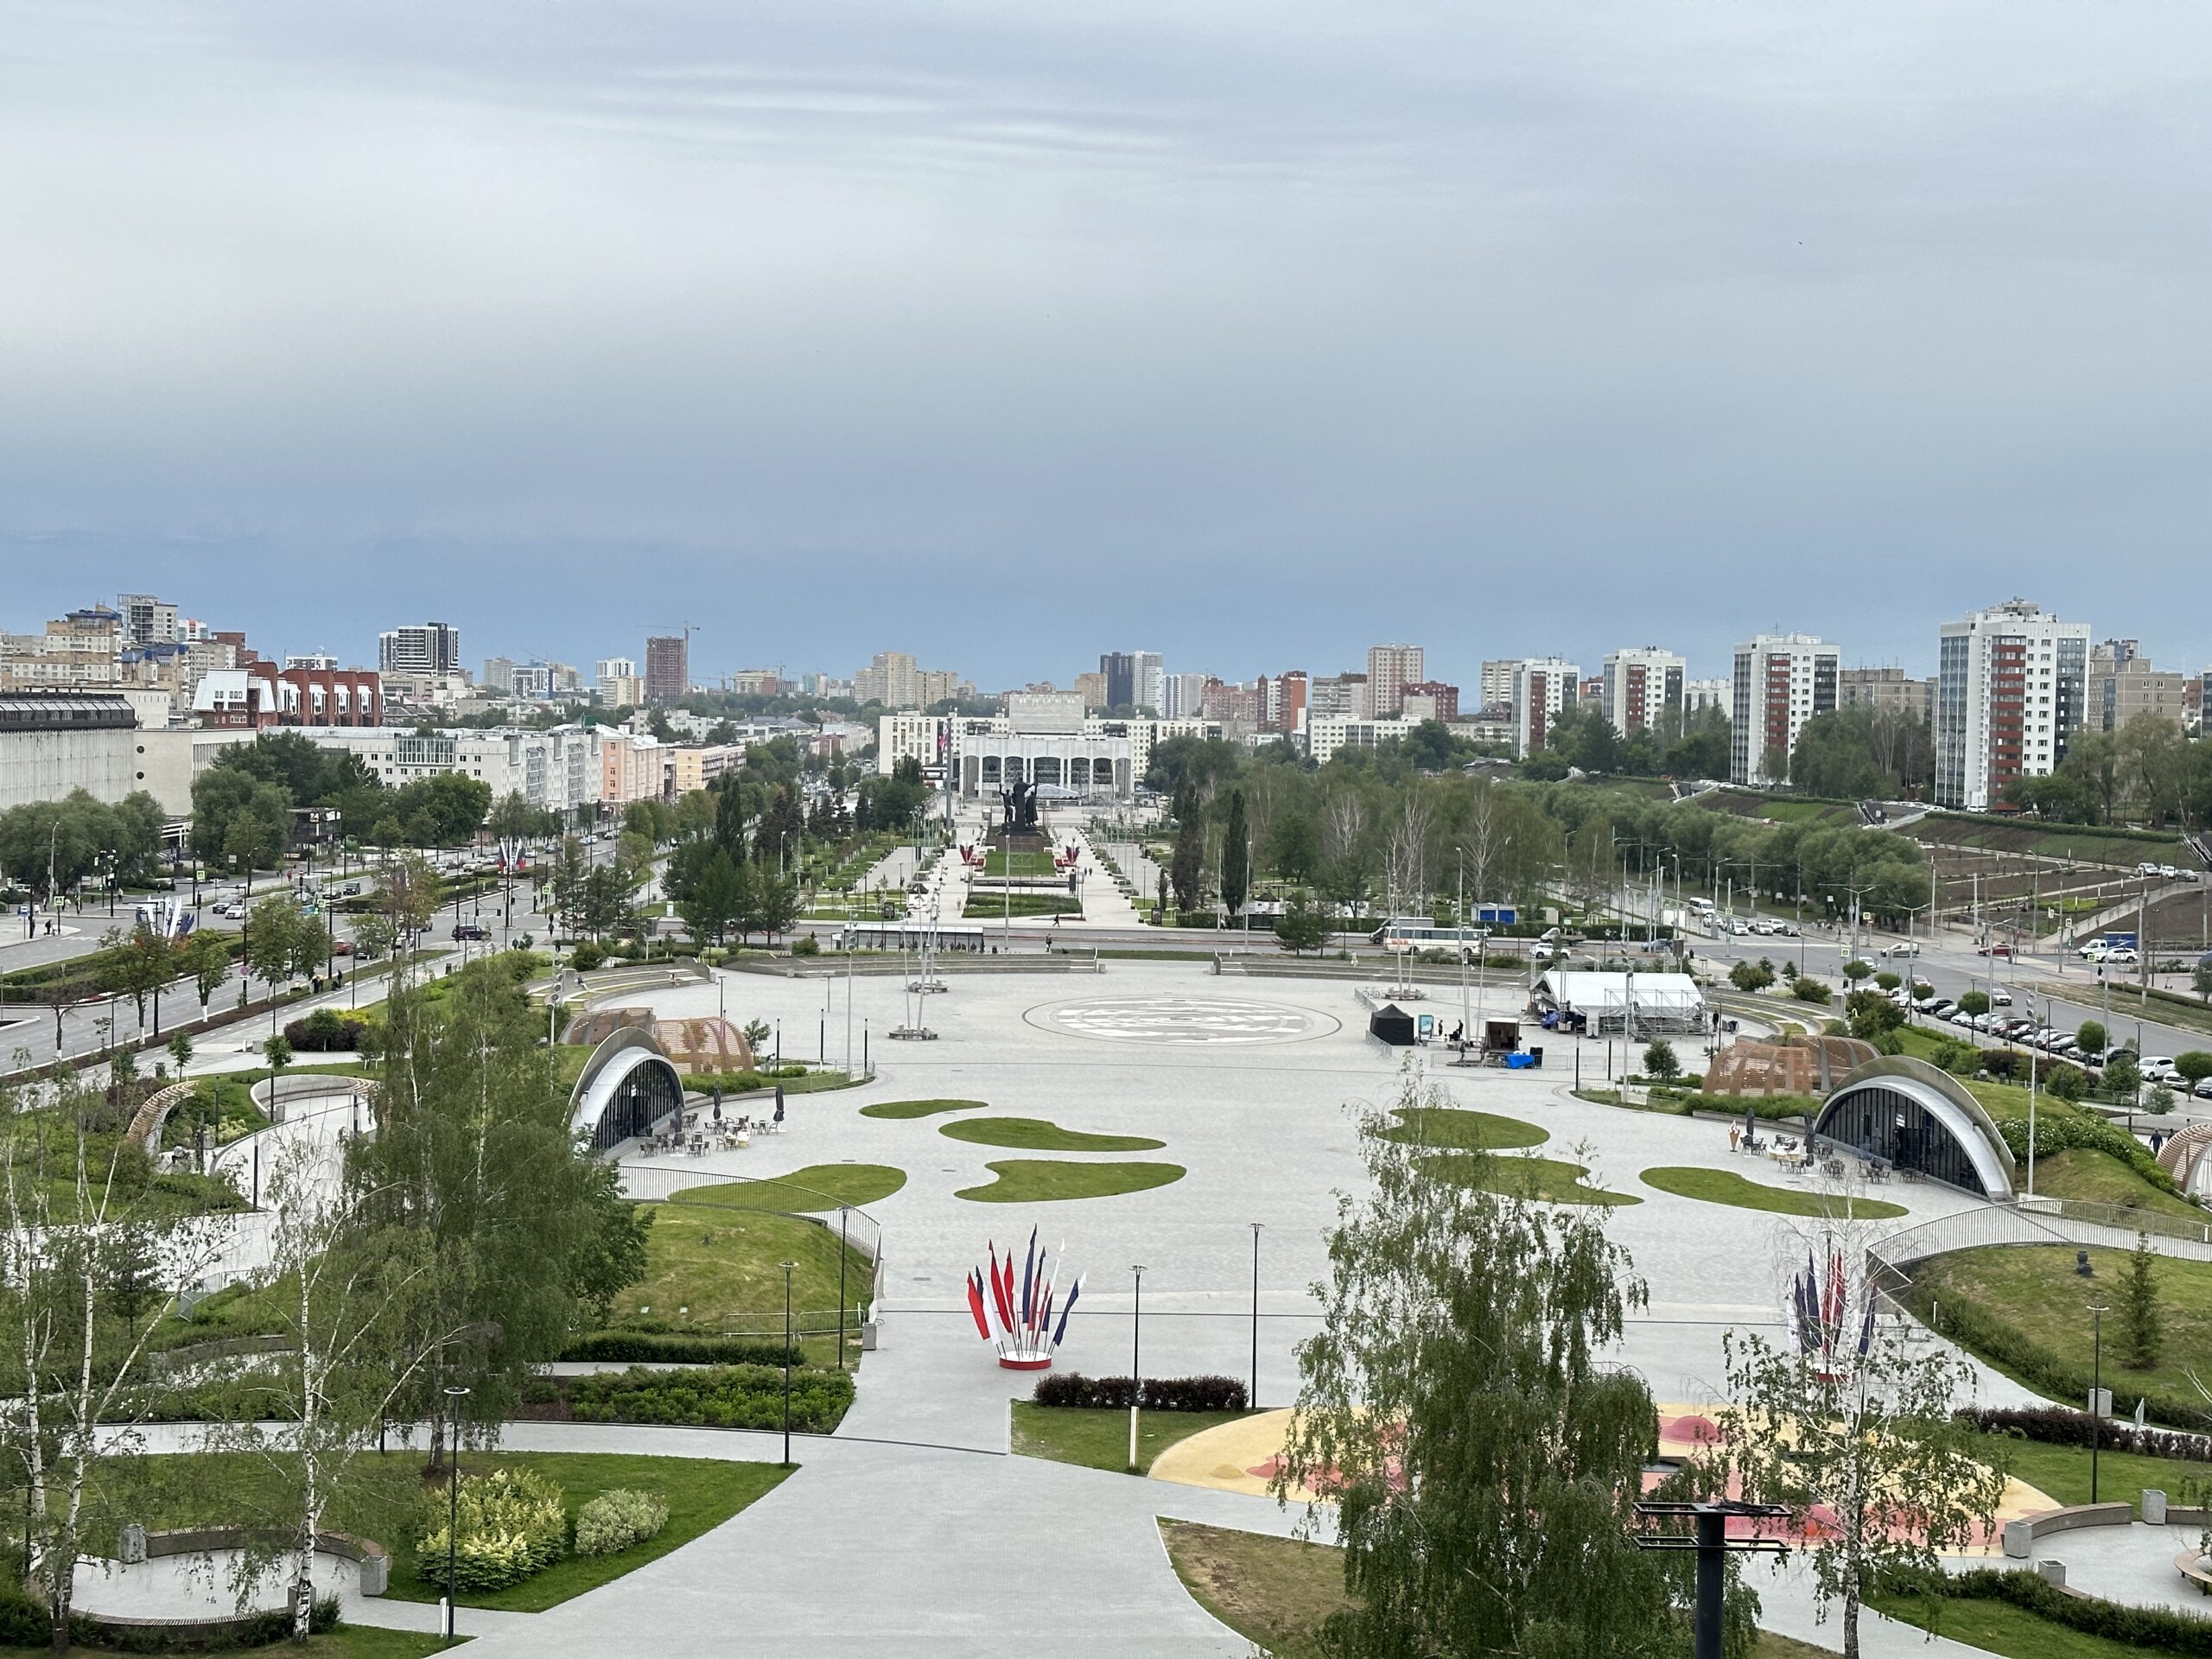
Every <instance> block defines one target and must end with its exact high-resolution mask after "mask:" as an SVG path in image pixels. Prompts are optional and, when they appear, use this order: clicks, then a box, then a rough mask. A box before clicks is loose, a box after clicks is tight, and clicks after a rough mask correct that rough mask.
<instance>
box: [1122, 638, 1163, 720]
mask: <svg viewBox="0 0 2212 1659" xmlns="http://www.w3.org/2000/svg"><path fill="white" fill-rule="evenodd" d="M1129 661H1130V670H1129V674H1130V679H1131V681H1132V682H1133V685H1132V689H1133V690H1135V693H1136V695H1135V698H1134V699H1133V701H1134V702H1135V703H1136V705H1137V707H1138V708H1140V709H1151V710H1152V712H1153V713H1154V715H1161V714H1165V713H1166V702H1167V685H1166V680H1167V667H1166V663H1165V662H1164V661H1163V660H1162V658H1161V657H1160V653H1159V652H1156V651H1133V652H1130V653H1129Z"/></svg>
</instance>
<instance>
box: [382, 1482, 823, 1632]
mask: <svg viewBox="0 0 2212 1659" xmlns="http://www.w3.org/2000/svg"><path fill="white" fill-rule="evenodd" d="M410 1461H413V1462H416V1463H417V1464H419V1463H420V1461H421V1454H420V1453H419V1452H418V1453H415V1454H413V1455H412V1457H411V1458H410ZM480 1462H481V1463H484V1464H488V1465H493V1466H497V1465H502V1464H508V1465H516V1464H518V1465H523V1466H524V1467H527V1468H531V1469H534V1470H536V1471H537V1472H538V1473H540V1474H543V1475H548V1476H550V1477H551V1478H553V1479H555V1480H557V1481H559V1482H560V1483H561V1490H562V1496H563V1498H564V1499H565V1500H566V1504H567V1508H568V1511H569V1521H570V1522H571V1523H573V1522H575V1516H576V1511H577V1510H580V1509H582V1507H583V1505H584V1504H585V1503H587V1502H588V1501H589V1500H590V1499H592V1498H594V1497H598V1496H599V1495H600V1494H601V1492H605V1491H611V1490H613V1488H615V1487H618V1486H627V1487H632V1488H634V1489H636V1490H639V1491H648V1492H657V1493H658V1494H659V1495H660V1496H661V1497H664V1498H665V1499H666V1500H667V1502H668V1524H667V1525H666V1526H665V1527H663V1528H662V1529H660V1531H659V1532H658V1534H656V1535H654V1536H653V1537H652V1538H649V1539H647V1540H646V1541H645V1542H643V1543H641V1544H632V1546H631V1547H630V1548H627V1549H625V1550H620V1551H618V1552H616V1553H615V1554H612V1555H564V1556H563V1557H562V1558H561V1559H560V1560H557V1561H556V1562H555V1563H554V1564H553V1565H552V1566H550V1567H547V1568H546V1569H545V1570H544V1571H543V1573H537V1574H534V1575H533V1576H531V1577H530V1578H527V1579H524V1580H523V1581H522V1582H521V1583H520V1584H516V1585H510V1586H507V1588H505V1589H504V1590H496V1591H493V1592H490V1593H488V1594H486V1595H482V1596H470V1595H466V1594H464V1595H463V1596H462V1597H461V1605H463V1606H467V1607H491V1608H497V1609H500V1610H502V1611H507V1612H518V1613H535V1612H542V1611H544V1610H545V1609H546V1608H548V1607H557V1606H559V1605H561V1603H563V1602H564V1601H566V1600H568V1599H569V1598H570V1597H572V1596H580V1595H582V1593H583V1592H585V1591H587V1590H595V1589H597V1588H598V1587H599V1586H601V1585H602V1584H606V1583H607V1582H609V1581H610V1580H614V1579H619V1578H620V1577H621V1576H622V1575H623V1574H624V1573H632V1572H635V1571H636V1570H637V1569H638V1568H639V1567H643V1566H645V1563H646V1562H648V1561H653V1560H659V1559H660V1557H662V1556H664V1555H665V1554H668V1553H669V1551H671V1550H672V1549H676V1548H680V1547H682V1546H683V1545H684V1544H688V1543H690V1541H692V1540H693V1539H694V1538H696V1537H698V1536H699V1535H700V1534H702V1533H704V1532H708V1531H710V1530H711V1529H714V1528H715V1527H718V1526H720V1525H721V1523H722V1522H725V1521H727V1520H728V1519H729V1518H730V1516H733V1515H735V1514H736V1513H737V1512H738V1511H739V1510H742V1509H744V1508H745V1507H746V1506H747V1504H749V1503H752V1502H753V1500H754V1499H755V1498H758V1497H761V1496H762V1495H763V1494H765V1493H767V1492H770V1491H774V1490H775V1488H776V1487H777V1485H778V1484H780V1483H781V1482H782V1480H783V1478H784V1477H785V1475H787V1474H789V1473H790V1472H791V1471H789V1470H787V1469H784V1468H781V1467H779V1466H778V1465H775V1464H772V1463H722V1462H719V1461H717V1460H715V1459H711V1458H649V1457H635V1456H626V1455H617V1454H614V1453H610V1452H494V1453H493V1454H491V1455H490V1456H489V1457H487V1458H484V1459H477V1458H474V1457H472V1458H470V1459H467V1462H466V1463H464V1464H463V1465H462V1468H463V1471H464V1472H469V1473H473V1472H474V1471H475V1470H476V1467H477V1465H478V1464H479V1463H480ZM390 1543H391V1551H392V1562H391V1590H390V1592H388V1593H389V1594H390V1595H391V1597H392V1598H393V1599H396V1600H400V1601H435V1600H436V1599H438V1591H437V1588H436V1586H433V1585H429V1584H425V1583H424V1582H423V1580H421V1579H419V1578H417V1577H416V1575H415V1560H414V1541H413V1540H412V1539H410V1538H397V1539H392V1540H391V1541H390ZM407 1651H410V1652H413V1651H420V1649H408V1650H407Z"/></svg>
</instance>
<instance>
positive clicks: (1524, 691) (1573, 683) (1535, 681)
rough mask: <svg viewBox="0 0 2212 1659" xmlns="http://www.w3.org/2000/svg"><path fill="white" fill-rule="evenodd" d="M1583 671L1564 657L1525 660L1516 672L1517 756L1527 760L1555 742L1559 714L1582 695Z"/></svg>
mask: <svg viewBox="0 0 2212 1659" xmlns="http://www.w3.org/2000/svg"><path fill="white" fill-rule="evenodd" d="M1581 683H1582V671H1581V670H1580V668H1578V667H1577V666H1575V664H1573V663H1570V662H1568V661H1567V658H1564V657H1524V658H1522V659H1521V660H1520V661H1519V662H1517V663H1516V664H1514V669H1513V753H1514V754H1515V756H1516V758H1517V759H1520V760H1526V759H1528V757H1529V756H1530V755H1532V754H1534V753H1535V752H1536V751H1537V750H1539V749H1541V748H1543V747H1545V746H1546V745H1547V744H1548V743H1549V742H1550V741H1551V729H1552V723H1553V721H1554V720H1556V719H1557V718H1558V715H1559V712H1560V710H1561V709H1565V708H1567V706H1569V705H1570V704H1571V703H1573V702H1574V701H1575V700H1576V698H1577V696H1579V695H1580V687H1581Z"/></svg>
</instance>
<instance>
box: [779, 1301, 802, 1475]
mask: <svg viewBox="0 0 2212 1659" xmlns="http://www.w3.org/2000/svg"><path fill="white" fill-rule="evenodd" d="M783 1268H784V1467H785V1468H786V1469H788V1468H790V1467H791V1274H793V1273H795V1272H796V1271H798V1262H785V1263H784V1264H783Z"/></svg>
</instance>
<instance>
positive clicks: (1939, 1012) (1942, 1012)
mask: <svg viewBox="0 0 2212 1659" xmlns="http://www.w3.org/2000/svg"><path fill="white" fill-rule="evenodd" d="M1958 1011H1959V1005H1958V1004H1957V1003H1955V1002H1954V1001H1951V999H1950V998H1949V997H1948V996H1939V997H1936V999H1935V1000H1934V1001H1931V1002H1929V1005H1928V1010H1927V1012H1928V1014H1929V1017H1930V1018H1932V1019H1936V1020H1948V1019H1949V1018H1950V1017H1951V1016H1952V1015H1953V1014H1956V1013H1957V1012H1958Z"/></svg>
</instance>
